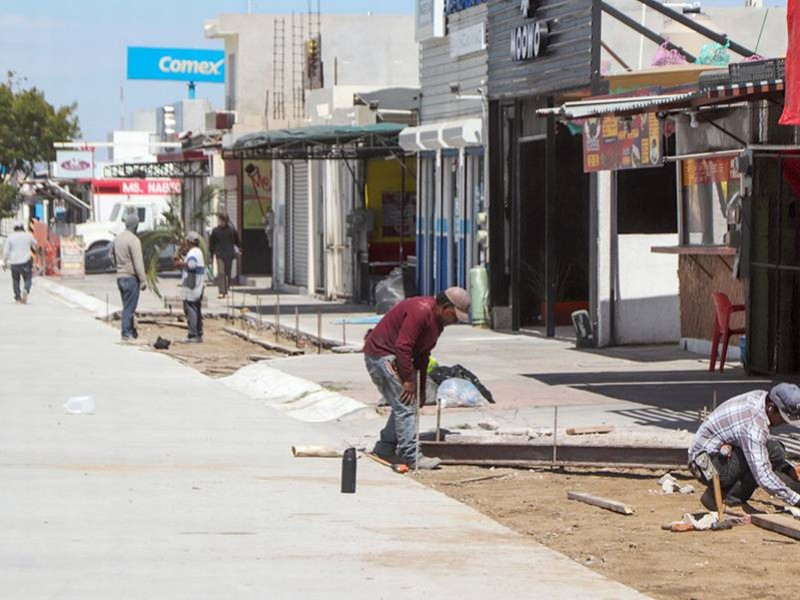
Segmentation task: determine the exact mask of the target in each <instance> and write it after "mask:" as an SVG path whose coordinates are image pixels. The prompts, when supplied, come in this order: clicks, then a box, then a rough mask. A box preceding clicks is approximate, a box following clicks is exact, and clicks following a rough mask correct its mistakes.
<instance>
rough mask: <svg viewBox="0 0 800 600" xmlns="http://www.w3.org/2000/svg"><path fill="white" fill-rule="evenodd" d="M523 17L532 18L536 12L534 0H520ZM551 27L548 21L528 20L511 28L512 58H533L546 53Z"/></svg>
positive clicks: (519, 59)
mask: <svg viewBox="0 0 800 600" xmlns="http://www.w3.org/2000/svg"><path fill="white" fill-rule="evenodd" d="M520 12H521V13H522V17H523V18H525V19H530V18H531V17H532V16H533V14H534V13H535V12H536V6H535V4H534V1H533V0H520ZM549 32H550V27H549V25H548V23H547V22H546V21H528V22H526V23H523V24H522V25H520V26H518V27H515V28H514V29H512V30H511V60H515V61H522V60H531V59H532V58H536V57H537V56H539V55H540V54H543V53H544V49H545V48H546V47H547V37H548V34H549Z"/></svg>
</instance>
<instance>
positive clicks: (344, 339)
mask: <svg viewBox="0 0 800 600" xmlns="http://www.w3.org/2000/svg"><path fill="white" fill-rule="evenodd" d="M342 346H347V320H346V319H345V318H344V317H342Z"/></svg>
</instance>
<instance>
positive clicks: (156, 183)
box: [92, 179, 182, 196]
mask: <svg viewBox="0 0 800 600" xmlns="http://www.w3.org/2000/svg"><path fill="white" fill-rule="evenodd" d="M181 183H182V182H181V180H180V179H95V180H94V181H92V193H93V194H120V195H124V196H174V195H178V194H180V193H181V189H182V188H181Z"/></svg>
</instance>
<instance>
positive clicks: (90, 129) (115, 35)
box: [0, 0, 414, 141]
mask: <svg viewBox="0 0 800 600" xmlns="http://www.w3.org/2000/svg"><path fill="white" fill-rule="evenodd" d="M247 4H248V2H247V0H0V77H2V78H3V79H5V74H6V72H8V71H9V70H12V71H15V72H16V73H17V74H18V75H19V76H22V77H25V78H26V79H27V84H28V85H29V86H36V87H37V88H39V89H42V90H44V92H45V97H46V98H47V100H48V101H49V102H50V103H52V104H55V105H63V104H71V103H72V102H77V103H78V117H79V120H80V125H81V130H82V132H83V134H84V135H83V139H84V140H87V141H104V140H106V139H107V136H108V133H109V132H110V131H112V130H114V129H119V124H120V87H122V88H123V89H124V97H125V113H126V114H125V119H126V125H129V124H130V113H131V112H132V111H134V110H136V109H142V108H153V107H155V106H160V105H164V104H169V103H170V102H174V101H176V100H180V99H183V98H186V97H187V91H186V84H185V83H181V82H165V81H126V80H125V68H126V67H125V59H126V48H127V47H128V46H161V47H167V48H172V47H177V48H181V47H183V48H215V49H222V48H223V47H224V44H223V41H222V40H207V39H205V37H204V34H203V24H204V22H205V21H206V20H207V19H213V18H216V17H217V16H218V15H220V14H222V13H237V12H239V13H243V12H246V11H247ZM314 4H315V5H316V0H315V1H314ZM321 8H322V11H323V12H325V13H357V14H363V13H366V12H367V11H371V12H373V13H374V14H398V13H404V14H411V13H413V11H414V1H413V0H372V1H368V0H322V2H321ZM307 10H308V1H307V0H253V12H254V13H283V14H287V13H291V12H292V11H296V12H298V13H302V12H306V11H307ZM223 88H224V86H223V85H220V84H197V97H198V98H201V97H205V98H208V99H209V100H210V101H211V103H212V105H213V106H214V107H215V108H221V107H222V105H223V104H224V102H223Z"/></svg>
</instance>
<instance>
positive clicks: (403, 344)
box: [364, 287, 470, 469]
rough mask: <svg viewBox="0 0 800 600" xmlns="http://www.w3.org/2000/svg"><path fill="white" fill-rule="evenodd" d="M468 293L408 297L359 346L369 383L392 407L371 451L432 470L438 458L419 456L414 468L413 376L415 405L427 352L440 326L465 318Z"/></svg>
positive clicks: (422, 398)
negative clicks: (418, 374)
mask: <svg viewBox="0 0 800 600" xmlns="http://www.w3.org/2000/svg"><path fill="white" fill-rule="evenodd" d="M469 304H470V300H469V294H468V293H467V291H466V290H464V289H462V288H458V287H451V288H448V289H447V290H446V291H445V292H444V293H441V294H439V295H438V296H436V297H431V296H418V297H415V298H407V299H406V300H403V301H402V302H400V303H399V304H397V305H396V306H395V307H394V308H392V309H391V310H390V311H389V312H388V313H386V314H385V315H384V317H383V318H382V319H381V320H380V322H379V323H378V325H377V326H376V327H375V328H374V329H372V330H371V331H370V332H369V333H368V334H367V337H366V339H365V342H364V362H365V363H366V365H367V371H368V372H369V375H370V377H371V378H372V381H373V383H375V385H376V386H377V388H378V390H379V391H380V392H381V394H382V395H383V397H384V400H386V403H387V404H388V405H389V406H390V407H391V410H392V412H391V414H390V415H389V420H388V421H387V422H386V427H384V428H383V430H382V431H381V434H380V439H379V440H378V442H377V443H376V444H375V448H374V450H373V452H374V453H375V454H376V455H377V456H379V457H380V458H382V459H384V460H387V461H389V462H392V463H398V462H399V463H405V464H407V465H408V466H409V467H410V468H414V467H418V468H420V469H435V468H436V467H437V466H439V463H440V462H441V461H440V460H439V459H438V458H430V457H425V456H422V455H420V457H419V464H417V444H416V425H417V423H416V418H417V413H418V411H417V406H416V402H417V376H416V371H419V373H420V377H419V379H420V401H419V404H420V406H421V405H422V404H423V403H424V402H425V374H426V369H427V365H428V359H429V357H430V353H431V350H433V348H434V346H436V342H437V341H438V339H439V336H440V335H441V334H442V331H443V330H444V328H445V327H446V326H448V325H452V324H454V323H455V322H456V321H462V322H467V321H468V320H469Z"/></svg>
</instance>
